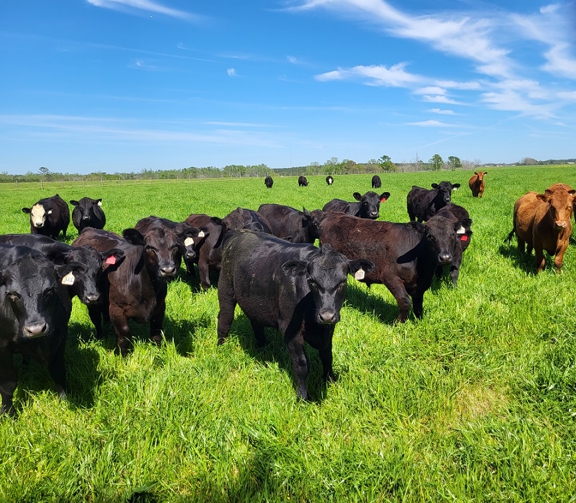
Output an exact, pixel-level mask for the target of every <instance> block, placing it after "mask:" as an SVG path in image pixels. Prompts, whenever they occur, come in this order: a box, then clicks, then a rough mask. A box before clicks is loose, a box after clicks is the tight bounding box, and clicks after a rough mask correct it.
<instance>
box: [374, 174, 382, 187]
mask: <svg viewBox="0 0 576 503" xmlns="http://www.w3.org/2000/svg"><path fill="white" fill-rule="evenodd" d="M380 187H382V180H381V179H380V177H379V176H378V175H374V176H373V177H372V188H373V189H379V188H380Z"/></svg>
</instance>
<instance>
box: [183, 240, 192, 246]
mask: <svg viewBox="0 0 576 503" xmlns="http://www.w3.org/2000/svg"><path fill="white" fill-rule="evenodd" d="M193 244H194V240H193V239H192V238H186V239H185V240H184V246H190V245H193Z"/></svg>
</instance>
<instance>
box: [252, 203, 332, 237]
mask: <svg viewBox="0 0 576 503" xmlns="http://www.w3.org/2000/svg"><path fill="white" fill-rule="evenodd" d="M258 213H260V214H261V215H263V216H264V217H265V218H266V219H267V220H268V222H270V226H271V229H272V234H273V235H274V236H276V237H279V238H281V239H285V240H287V241H291V242H292V243H314V241H316V239H317V238H319V237H320V235H319V234H318V225H317V221H318V220H319V218H320V217H321V215H322V212H321V211H320V210H314V211H312V212H308V211H306V209H304V211H299V210H297V209H295V208H292V207H290V206H284V205H282V204H262V205H260V207H259V208H258Z"/></svg>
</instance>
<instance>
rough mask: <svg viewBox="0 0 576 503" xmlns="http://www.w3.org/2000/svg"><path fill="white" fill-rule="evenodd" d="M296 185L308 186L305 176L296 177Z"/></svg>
mask: <svg viewBox="0 0 576 503" xmlns="http://www.w3.org/2000/svg"><path fill="white" fill-rule="evenodd" d="M298 187H308V180H307V178H306V177H305V176H302V175H300V176H299V177H298Z"/></svg>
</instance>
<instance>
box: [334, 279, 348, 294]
mask: <svg viewBox="0 0 576 503" xmlns="http://www.w3.org/2000/svg"><path fill="white" fill-rule="evenodd" d="M344 288H346V281H343V282H342V283H340V284H339V285H338V286H337V287H336V289H337V290H338V291H339V292H341V291H342V290H344Z"/></svg>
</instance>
